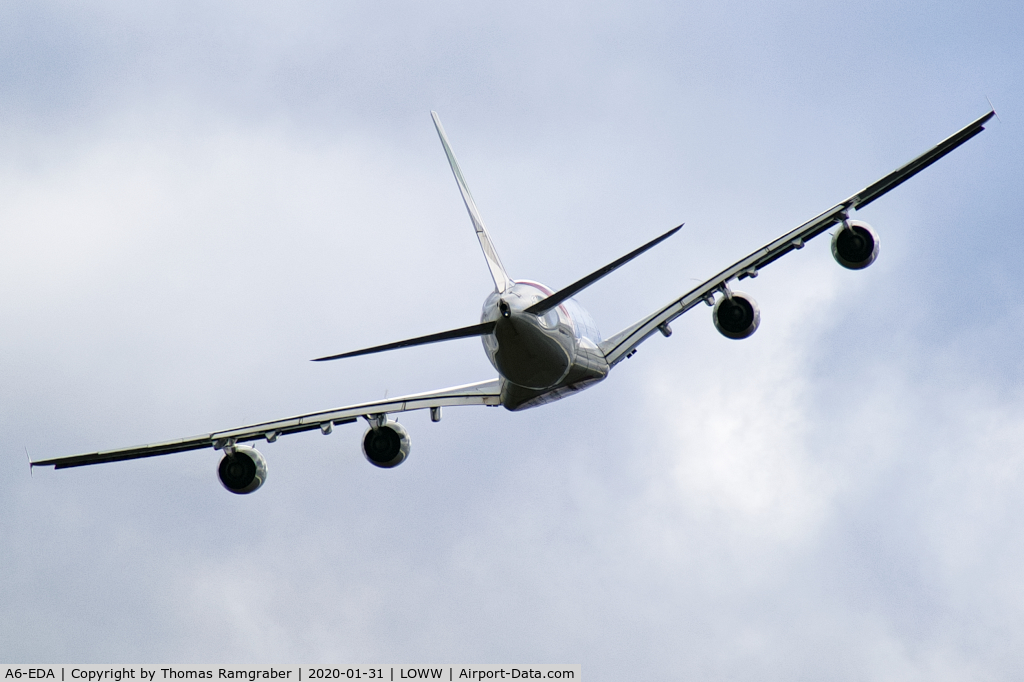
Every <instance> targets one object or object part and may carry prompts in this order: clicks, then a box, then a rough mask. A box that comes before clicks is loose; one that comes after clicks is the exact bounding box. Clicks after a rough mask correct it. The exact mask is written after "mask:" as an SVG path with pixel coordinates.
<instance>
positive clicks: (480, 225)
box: [430, 111, 512, 294]
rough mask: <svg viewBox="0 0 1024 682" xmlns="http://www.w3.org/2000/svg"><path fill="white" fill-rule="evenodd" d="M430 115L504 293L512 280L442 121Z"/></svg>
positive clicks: (490, 266)
mask: <svg viewBox="0 0 1024 682" xmlns="http://www.w3.org/2000/svg"><path fill="white" fill-rule="evenodd" d="M430 115H431V116H432V117H433V118H434V127H435V128H437V134H438V136H439V137H440V138H441V144H442V145H444V153H445V154H447V155H448V163H449V164H450V165H451V167H452V173H453V174H454V175H455V182H457V183H459V191H460V192H462V200H463V201H464V202H466V210H467V211H469V219H470V220H472V221H473V229H474V230H476V237H477V239H479V240H480V248H481V249H482V250H483V252H484V258H486V259H487V267H488V268H490V269H491V277H492V278H493V279H494V288H495V289H497V291H498V293H499V294H500V293H503V292H504V291H505V290H506V289H508V288H509V287H510V286H512V280H510V279H509V278H508V275H506V274H505V267H504V266H503V265H502V264H501V259H500V258H498V252H497V251H495V250H494V246H493V245H492V244H491V238H490V237H489V236H488V235H487V228H485V227H484V221H483V220H481V219H480V212H479V211H477V210H476V202H475V201H473V195H472V194H470V193H469V186H467V185H466V179H465V178H463V177H462V170H461V169H460V168H459V162H458V161H456V160H455V154H454V153H453V152H452V148H451V146H450V145H449V144H448V137H447V136H446V135H445V134H444V128H443V127H442V126H441V119H440V118H438V117H437V112H436V111H431V112H430Z"/></svg>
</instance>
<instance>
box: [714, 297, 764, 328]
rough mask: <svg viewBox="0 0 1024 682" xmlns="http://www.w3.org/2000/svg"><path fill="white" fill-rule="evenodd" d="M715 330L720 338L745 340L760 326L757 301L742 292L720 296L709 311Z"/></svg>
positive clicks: (759, 312)
mask: <svg viewBox="0 0 1024 682" xmlns="http://www.w3.org/2000/svg"><path fill="white" fill-rule="evenodd" d="M711 318H712V319H713V320H714V322H715V329H717V330H718V331H719V332H721V334H722V336H725V337H727V338H730V339H745V338H747V337H748V336H750V335H751V334H753V333H754V332H756V331H757V326H758V325H759V324H761V311H760V309H759V308H758V307H757V301H755V300H754V299H753V298H751V297H750V295H749V294H745V293H743V292H742V291H733V292H732V294H731V295H730V296H722V297H721V298H719V299H718V301H717V302H716V303H715V309H714V310H712V311H711Z"/></svg>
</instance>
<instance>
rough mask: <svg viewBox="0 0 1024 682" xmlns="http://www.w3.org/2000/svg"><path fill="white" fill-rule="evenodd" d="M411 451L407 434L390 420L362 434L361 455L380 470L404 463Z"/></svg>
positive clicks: (403, 428) (401, 427) (410, 442)
mask: <svg viewBox="0 0 1024 682" xmlns="http://www.w3.org/2000/svg"><path fill="white" fill-rule="evenodd" d="M411 449H412V441H411V440H410V439H409V432H408V431H406V430H405V427H404V426H402V425H401V424H399V423H398V422H395V421H391V420H390V419H389V420H388V421H387V422H385V423H384V424H383V425H382V426H378V427H377V428H376V429H375V428H373V427H372V426H371V427H370V428H368V429H366V433H364V434H363V454H364V455H365V456H366V461H368V462H369V463H370V464H372V465H373V466H376V467H380V468H381V469H390V468H392V467H396V466H398V465H399V464H401V463H402V462H404V461H405V458H406V457H408V456H409V451H410V450H411Z"/></svg>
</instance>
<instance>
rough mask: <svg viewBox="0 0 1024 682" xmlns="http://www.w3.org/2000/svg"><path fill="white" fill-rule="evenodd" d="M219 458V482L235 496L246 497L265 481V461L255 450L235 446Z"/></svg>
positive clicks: (245, 446)
mask: <svg viewBox="0 0 1024 682" xmlns="http://www.w3.org/2000/svg"><path fill="white" fill-rule="evenodd" d="M227 450H230V452H228V451H225V452H224V456H223V457H221V458H220V466H218V467H217V475H218V476H219V477H220V482H221V483H222V484H223V485H224V487H225V488H227V489H228V490H229V491H230V492H233V493H235V494H236V495H246V494H248V493H251V492H253V491H255V490H256V489H258V488H259V487H260V486H261V485H263V484H264V483H266V481H267V460H265V459H263V455H261V454H260V451H259V450H257V449H256V448H251V447H249V446H248V445H235V446H232V447H231V448H228V449H227Z"/></svg>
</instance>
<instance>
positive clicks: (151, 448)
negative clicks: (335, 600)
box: [32, 379, 501, 469]
mask: <svg viewBox="0 0 1024 682" xmlns="http://www.w3.org/2000/svg"><path fill="white" fill-rule="evenodd" d="M500 404H501V386H500V381H499V380H498V379H491V380H490V381H480V382H477V383H475V384H466V385H465V386H455V387H453V388H445V389H442V390H440V391H430V392H427V393H417V394H414V395H406V396H400V397H398V398H388V399H385V400H376V401H374V402H370V403H362V404H360V405H349V406H348V407H339V408H336V409H333V410H324V411H322V412H311V413H309V414H300V415H298V416H295V417H289V418H287V419H278V420H276V421H270V422H263V423H261V424H251V425H249V426H242V427H240V428H237V429H228V430H226V431H216V432H214V433H204V434H202V435H199V436H193V437H191V438H179V439H177V440H169V441H164V442H162V443H150V444H149V445H139V446H136V447H131V448H120V449H117V450H104V451H102V452H90V453H86V454H82V455H72V456H70V457H56V458H53V459H45V460H41V461H37V462H32V466H34V467H35V466H52V467H54V468H55V469H67V468H70V467H79V466H85V465H88V464H102V463H104V462H120V461H122V460H126V459H139V458H142V457H156V456H157V455H169V454H171V453H174V452H185V451H188V450H202V449H204V448H214V449H216V450H220V449H222V448H224V447H227V446H230V445H234V444H235V443H246V442H251V441H257V440H266V441H268V442H271V443H273V442H274V441H275V440H277V438H278V436H285V435H288V434H292V433H301V432H302V431H313V430H316V429H319V430H320V431H321V432H322V433H323V434H324V435H327V434H329V433H331V431H332V430H333V429H334V427H335V426H340V425H342V424H349V423H351V422H354V421H356V420H357V419H358V418H360V417H366V418H367V419H370V418H373V417H376V416H378V415H384V414H390V413H393V412H409V411H412V410H424V409H427V408H432V407H454V406H457V405H500Z"/></svg>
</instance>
